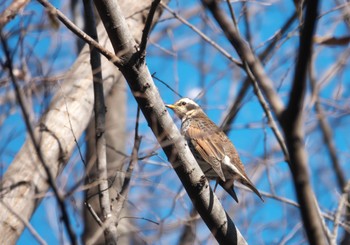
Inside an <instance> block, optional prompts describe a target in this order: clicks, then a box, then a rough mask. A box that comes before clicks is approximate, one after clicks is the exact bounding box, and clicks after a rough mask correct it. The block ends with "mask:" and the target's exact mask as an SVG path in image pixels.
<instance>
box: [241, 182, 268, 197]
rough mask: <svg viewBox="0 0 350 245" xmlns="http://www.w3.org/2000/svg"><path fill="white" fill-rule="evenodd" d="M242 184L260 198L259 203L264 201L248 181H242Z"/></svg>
mask: <svg viewBox="0 0 350 245" xmlns="http://www.w3.org/2000/svg"><path fill="white" fill-rule="evenodd" d="M242 184H243V185H245V186H247V187H248V188H249V189H251V190H252V191H254V192H255V194H256V195H257V196H258V197H260V199H261V201H264V199H263V198H262V196H261V194H260V192H259V191H258V190H257V189H256V188H255V186H254V185H253V183H252V182H250V181H249V180H248V181H247V180H242Z"/></svg>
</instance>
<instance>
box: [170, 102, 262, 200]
mask: <svg viewBox="0 0 350 245" xmlns="http://www.w3.org/2000/svg"><path fill="white" fill-rule="evenodd" d="M165 106H166V107H168V108H170V109H171V110H173V111H174V113H175V115H176V116H177V117H178V118H179V119H180V120H181V134H182V135H183V136H184V137H185V139H186V141H187V143H188V146H189V148H190V150H191V151H192V154H193V156H194V157H195V159H196V161H197V162H198V164H199V166H200V168H201V169H202V171H203V173H204V174H205V176H206V177H207V178H208V179H209V180H216V181H217V182H216V185H215V188H214V191H215V189H216V186H217V184H219V185H220V186H222V187H223V189H225V191H227V192H228V194H230V196H231V197H232V198H233V199H234V200H235V201H236V202H237V203H238V198H237V195H236V193H235V190H234V181H239V182H240V183H241V184H243V185H245V186H247V187H248V188H249V189H251V190H252V191H253V192H254V193H255V194H256V195H257V196H258V197H259V198H260V199H261V200H262V201H264V199H263V198H262V196H261V194H260V192H259V191H258V190H257V189H256V188H255V186H254V184H253V183H252V181H251V180H250V179H249V178H248V176H247V174H246V172H245V169H244V165H243V163H242V161H241V159H240V157H239V155H238V152H237V150H236V148H235V146H234V145H233V143H232V142H231V141H230V139H229V138H228V137H227V135H226V134H225V133H224V132H223V131H222V129H220V128H219V127H218V126H217V125H216V124H215V123H214V122H213V121H212V120H210V118H209V117H208V116H207V115H206V114H205V112H204V111H203V109H202V108H201V107H200V106H199V105H198V104H197V103H196V102H194V101H193V100H191V99H189V98H181V99H179V100H178V101H177V102H175V103H174V104H167V105H165Z"/></svg>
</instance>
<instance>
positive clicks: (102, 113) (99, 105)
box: [83, 0, 118, 244]
mask: <svg viewBox="0 0 350 245" xmlns="http://www.w3.org/2000/svg"><path fill="white" fill-rule="evenodd" d="M83 2H84V13H85V19H87V20H88V23H89V25H87V32H88V34H89V35H90V36H91V37H93V38H94V39H95V41H96V42H98V35H97V31H96V24H95V17H94V12H93V4H92V0H84V1H83ZM90 64H91V70H92V77H93V85H94V86H93V87H94V112H95V137H96V138H95V139H96V166H97V172H98V178H99V180H100V181H101V183H100V184H99V185H98V190H99V195H98V197H99V200H100V207H101V214H102V221H103V222H104V223H105V224H106V225H105V227H103V231H104V238H105V242H106V244H116V243H117V239H118V234H117V228H116V226H115V225H114V223H115V220H116V219H115V215H114V214H113V213H112V211H111V200H110V197H109V185H108V170H107V153H106V136H105V128H106V105H105V98H104V91H103V78H102V72H101V57H100V54H99V53H98V52H97V50H96V49H94V48H93V47H92V46H90Z"/></svg>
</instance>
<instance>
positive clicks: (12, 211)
mask: <svg viewBox="0 0 350 245" xmlns="http://www.w3.org/2000/svg"><path fill="white" fill-rule="evenodd" d="M0 202H1V204H2V205H4V207H5V208H6V209H7V210H8V211H9V212H11V213H12V214H13V215H15V216H16V217H17V219H19V220H20V221H21V222H22V223H23V224H24V225H25V227H27V228H28V231H29V232H30V234H32V235H33V237H34V238H35V239H36V240H37V241H38V243H39V244H41V245H46V244H47V243H46V242H45V240H44V239H43V238H42V237H41V236H40V235H39V234H38V232H36V230H35V229H34V227H33V226H32V225H31V224H30V222H28V221H27V220H25V219H23V218H22V216H21V215H20V214H18V213H17V212H15V211H14V210H13V209H12V208H11V207H9V206H8V205H7V204H6V203H5V202H2V201H1V200H0Z"/></svg>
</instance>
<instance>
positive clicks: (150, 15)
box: [139, 0, 161, 58]
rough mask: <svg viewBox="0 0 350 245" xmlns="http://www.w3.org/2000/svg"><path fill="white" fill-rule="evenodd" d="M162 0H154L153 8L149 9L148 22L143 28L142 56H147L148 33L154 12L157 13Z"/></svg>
mask: <svg viewBox="0 0 350 245" xmlns="http://www.w3.org/2000/svg"><path fill="white" fill-rule="evenodd" d="M160 1H161V0H154V1H153V2H152V5H151V8H150V10H149V13H148V16H147V19H146V23H145V28H143V31H142V37H141V43H140V50H139V52H140V54H141V58H142V57H143V58H144V57H145V56H146V47H147V41H148V35H149V32H150V31H151V27H152V22H153V17H154V14H155V13H156V10H157V7H158V5H159V3H160Z"/></svg>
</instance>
